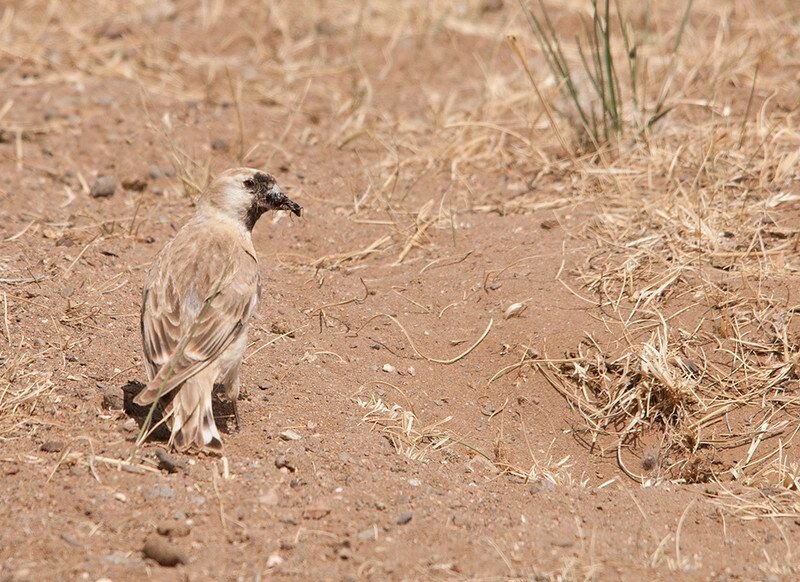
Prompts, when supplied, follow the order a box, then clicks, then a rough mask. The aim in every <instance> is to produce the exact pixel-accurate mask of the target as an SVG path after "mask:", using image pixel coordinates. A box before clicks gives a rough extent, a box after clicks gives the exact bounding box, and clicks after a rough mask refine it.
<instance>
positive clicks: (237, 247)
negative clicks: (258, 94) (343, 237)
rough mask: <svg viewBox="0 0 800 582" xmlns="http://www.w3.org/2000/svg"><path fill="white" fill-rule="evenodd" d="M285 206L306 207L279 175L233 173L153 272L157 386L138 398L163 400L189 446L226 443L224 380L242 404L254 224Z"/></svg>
mask: <svg viewBox="0 0 800 582" xmlns="http://www.w3.org/2000/svg"><path fill="white" fill-rule="evenodd" d="M282 208H285V209H288V210H291V211H292V212H294V213H295V214H298V215H299V214H300V207H299V206H298V205H297V204H295V203H294V202H292V201H291V200H289V199H288V198H286V196H285V195H283V193H282V192H281V191H280V189H279V188H278V187H277V185H275V181H274V179H273V178H272V177H271V176H269V175H268V174H264V173H261V172H258V171H257V170H253V169H249V168H237V169H234V170H228V171H227V172H224V173H223V174H221V175H220V176H219V177H218V178H217V179H216V180H214V182H213V183H212V184H211V185H210V186H209V188H208V190H207V191H206V192H205V194H204V195H203V197H202V198H201V200H200V202H199V204H198V209H197V213H196V215H195V217H194V218H193V219H192V220H190V221H189V222H188V223H187V224H186V225H185V226H184V227H183V228H182V229H181V230H180V231H179V232H178V234H177V235H175V238H173V239H172V240H171V241H170V242H169V243H168V244H167V245H166V246H165V247H164V249H163V250H162V251H161V253H160V254H159V255H158V257H157V258H156V260H155V262H154V263H153V266H152V267H151V269H150V272H149V273H148V276H147V279H146V281H145V284H144V291H143V298H142V312H141V331H142V343H143V346H144V360H145V367H146V369H147V376H148V384H147V386H146V387H145V389H144V390H142V392H140V393H139V394H138V395H137V397H136V399H135V402H136V403H137V404H140V405H146V404H150V403H152V402H153V401H155V400H156V399H158V398H161V399H162V401H163V402H164V403H165V406H164V412H165V416H167V418H168V422H169V423H170V424H171V429H172V436H171V439H170V440H171V442H172V444H173V445H174V446H175V447H176V448H178V449H180V450H184V449H187V448H191V447H196V448H199V449H203V448H211V449H219V448H221V446H222V440H221V438H220V435H219V432H218V431H217V427H216V424H215V422H214V415H213V411H212V407H211V394H212V391H213V388H214V384H215V383H221V384H223V386H224V388H225V393H226V395H227V397H228V398H229V399H231V400H232V401H234V403H235V400H236V398H237V396H238V393H239V366H240V364H241V361H242V356H243V355H244V349H245V347H246V345H247V327H248V321H249V319H250V317H251V316H252V314H253V312H254V311H255V309H256V305H257V303H258V298H259V295H260V280H259V272H258V259H257V258H256V253H255V249H254V248H253V243H252V240H251V235H250V234H251V230H252V228H253V226H254V225H255V223H256V221H257V220H258V218H259V216H260V215H261V214H262V213H263V212H265V211H267V210H271V209H282Z"/></svg>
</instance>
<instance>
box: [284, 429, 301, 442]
mask: <svg viewBox="0 0 800 582" xmlns="http://www.w3.org/2000/svg"><path fill="white" fill-rule="evenodd" d="M302 438H303V436H302V435H301V434H300V433H299V432H297V431H296V430H292V429H291V428H289V429H286V430H285V431H283V432H282V433H281V439H283V440H285V441H299V440H300V439H302Z"/></svg>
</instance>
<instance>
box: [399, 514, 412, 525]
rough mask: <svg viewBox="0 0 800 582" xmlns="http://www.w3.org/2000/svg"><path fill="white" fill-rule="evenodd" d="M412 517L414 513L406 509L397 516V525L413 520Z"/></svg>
mask: <svg viewBox="0 0 800 582" xmlns="http://www.w3.org/2000/svg"><path fill="white" fill-rule="evenodd" d="M412 517H414V515H413V514H412V513H411V512H410V511H404V512H403V513H401V514H400V515H398V516H397V525H405V524H407V523H408V522H409V521H411V518H412Z"/></svg>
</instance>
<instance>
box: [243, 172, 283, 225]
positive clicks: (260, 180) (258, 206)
mask: <svg viewBox="0 0 800 582" xmlns="http://www.w3.org/2000/svg"><path fill="white" fill-rule="evenodd" d="M243 183H244V187H245V188H247V189H248V190H249V191H250V192H251V193H252V194H253V198H252V202H251V203H250V207H249V208H248V209H247V212H246V213H245V216H244V225H245V227H247V230H250V231H252V230H253V227H254V226H255V225H256V222H258V219H259V218H261V215H262V214H264V213H265V212H266V211H267V210H269V208H268V207H267V205H266V204H265V200H266V197H267V192H269V190H270V189H271V188H273V187H274V186H275V178H273V177H272V176H270V175H269V174H265V173H263V172H256V173H255V174H254V175H253V177H252V178H247V179H246V180H245V181H244V182H243Z"/></svg>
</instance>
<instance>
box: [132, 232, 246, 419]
mask: <svg viewBox="0 0 800 582" xmlns="http://www.w3.org/2000/svg"><path fill="white" fill-rule="evenodd" d="M187 239H188V240H187ZM229 239H230V237H214V236H213V233H210V234H209V233H204V235H203V236H200V237H198V236H194V237H187V236H184V237H181V236H180V233H179V235H178V236H177V237H176V238H175V240H173V242H172V243H171V244H170V245H169V247H168V248H165V252H164V253H162V255H161V256H160V257H159V259H158V260H157V263H156V264H155V265H154V266H153V269H152V271H151V274H150V276H149V277H148V281H147V283H146V284H145V288H144V296H143V301H142V314H141V328H142V340H143V344H144V355H145V360H146V361H147V365H148V368H149V369H151V370H152V371H154V372H155V373H154V374H153V375H152V377H151V379H150V382H149V383H148V385H147V387H146V388H145V389H144V390H142V392H140V393H139V394H138V395H137V397H136V399H135V401H136V403H137V404H142V405H143V404H149V403H151V402H153V401H154V400H155V399H156V398H158V397H161V396H163V395H165V394H167V393H169V392H170V391H172V390H173V389H175V388H176V387H177V386H180V385H181V384H182V383H183V382H185V381H186V379H187V378H190V377H192V376H193V375H194V374H196V373H198V372H199V371H200V370H202V369H203V368H205V367H206V366H208V365H209V364H210V363H211V362H213V361H214V359H215V358H216V357H217V356H218V355H220V354H221V353H222V352H223V351H224V350H225V348H227V347H228V345H230V344H231V342H233V341H234V340H235V339H236V338H237V337H239V335H240V334H241V333H242V331H243V329H244V326H245V324H246V323H247V321H248V319H249V318H250V315H251V314H252V313H253V311H254V310H255V308H256V303H257V301H258V294H257V290H258V286H259V277H258V268H257V265H256V263H255V261H254V260H253V258H252V257H251V256H250V255H249V254H248V253H246V252H245V251H244V250H243V249H242V248H241V246H240V245H238V244H237V243H236V241H235V239H234V240H229Z"/></svg>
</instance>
